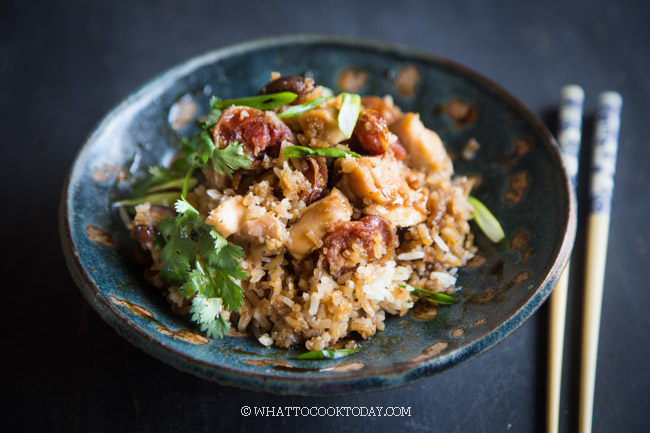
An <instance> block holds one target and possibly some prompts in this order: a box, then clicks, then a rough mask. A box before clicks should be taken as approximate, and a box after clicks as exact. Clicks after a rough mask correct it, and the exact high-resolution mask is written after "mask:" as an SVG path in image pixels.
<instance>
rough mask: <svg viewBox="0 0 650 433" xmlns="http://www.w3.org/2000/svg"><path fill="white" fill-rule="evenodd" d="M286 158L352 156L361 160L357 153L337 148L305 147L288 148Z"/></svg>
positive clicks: (285, 153) (285, 152)
mask: <svg viewBox="0 0 650 433" xmlns="http://www.w3.org/2000/svg"><path fill="white" fill-rule="evenodd" d="M282 154H283V155H284V157H285V158H310V157H318V156H323V157H325V158H345V157H346V156H348V155H349V156H351V157H353V158H359V157H360V156H361V155H359V154H358V153H356V152H352V151H351V150H345V149H339V148H337V147H314V148H312V147H305V146H287V147H285V148H284V152H283V153H282Z"/></svg>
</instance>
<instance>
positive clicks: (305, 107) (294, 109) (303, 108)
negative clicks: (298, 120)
mask: <svg viewBox="0 0 650 433" xmlns="http://www.w3.org/2000/svg"><path fill="white" fill-rule="evenodd" d="M328 99H330V98H329V97H324V96H322V97H320V98H316V99H314V100H312V101H310V102H307V103H305V104H301V105H292V106H290V107H289V108H287V109H286V110H284V111H283V112H282V113H280V114H278V117H279V118H281V119H286V118H289V117H296V116H298V115H300V114H302V113H306V112H308V111H310V110H313V109H314V108H316V107H318V106H319V105H321V104H322V103H323V102H325V101H327V100H328Z"/></svg>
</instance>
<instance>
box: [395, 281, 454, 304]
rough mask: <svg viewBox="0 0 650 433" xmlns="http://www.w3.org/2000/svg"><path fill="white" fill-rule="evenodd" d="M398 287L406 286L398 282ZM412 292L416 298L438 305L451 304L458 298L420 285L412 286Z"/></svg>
mask: <svg viewBox="0 0 650 433" xmlns="http://www.w3.org/2000/svg"><path fill="white" fill-rule="evenodd" d="M399 286H400V287H402V288H406V285H404V284H399ZM413 294H414V295H415V296H417V297H418V298H421V299H424V300H425V301H429V302H434V303H436V304H440V305H451V304H455V303H457V302H458V299H456V298H454V297H453V296H450V295H448V294H446V293H440V292H434V291H433V290H428V289H423V288H421V287H415V286H414V287H413Z"/></svg>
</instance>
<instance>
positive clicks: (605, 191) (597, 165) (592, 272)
mask: <svg viewBox="0 0 650 433" xmlns="http://www.w3.org/2000/svg"><path fill="white" fill-rule="evenodd" d="M622 105H623V98H622V97H621V95H620V94H619V93H617V92H611V91H610V92H603V93H601V94H600V97H599V101H598V113H597V118H596V127H595V135H594V149H593V159H592V172H591V192H590V202H591V203H590V209H589V217H588V220H587V248H586V260H585V285H584V291H585V294H584V304H583V324H582V359H581V362H580V408H579V415H578V431H579V432H580V433H588V432H591V423H592V419H593V407H594V390H595V382H596V358H597V355H598V334H599V331H600V312H601V307H602V300H603V281H604V277H605V260H606V256H607V239H608V233H609V220H610V213H611V204H612V193H613V191H614V173H615V171H616V154H617V151H618V133H619V129H620V116H621V107H622Z"/></svg>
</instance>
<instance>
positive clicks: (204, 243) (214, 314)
mask: <svg viewBox="0 0 650 433" xmlns="http://www.w3.org/2000/svg"><path fill="white" fill-rule="evenodd" d="M175 207H176V212H177V216H176V217H170V216H168V217H166V218H165V219H163V220H162V221H161V223H160V224H158V230H159V232H160V234H161V237H162V242H163V243H164V245H163V246H162V249H161V252H160V256H159V261H160V262H161V264H162V269H161V271H160V278H161V279H162V281H163V282H164V283H165V284H167V285H169V286H174V287H180V293H181V294H182V296H183V297H185V298H187V299H190V300H191V302H192V306H191V308H190V312H191V313H192V320H194V321H195V322H196V323H197V324H198V325H199V326H200V328H201V331H204V332H206V334H207V335H208V337H215V338H220V337H222V336H223V335H224V334H225V333H227V332H228V330H229V329H230V325H229V323H228V321H226V320H225V319H224V318H223V316H222V315H221V310H222V307H223V308H225V309H227V310H230V311H236V310H237V309H238V308H239V307H240V306H241V303H242V299H243V296H244V295H243V292H242V289H241V286H240V285H239V284H238V281H241V280H243V279H246V278H247V277H248V276H247V275H246V272H244V270H243V269H242V268H241V267H240V266H239V260H240V259H241V258H243V257H244V251H243V250H242V249H241V247H239V246H236V245H232V244H229V243H228V241H226V239H225V238H224V237H223V236H221V235H220V234H219V233H218V232H217V231H216V230H215V229H214V228H213V227H212V226H210V225H208V224H207V223H205V222H204V221H203V219H201V217H200V215H199V212H198V211H197V210H196V209H195V208H194V207H193V206H192V205H191V204H190V203H189V202H188V201H187V200H186V198H185V197H182V198H181V199H180V200H178V201H177V202H176V205H175Z"/></svg>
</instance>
